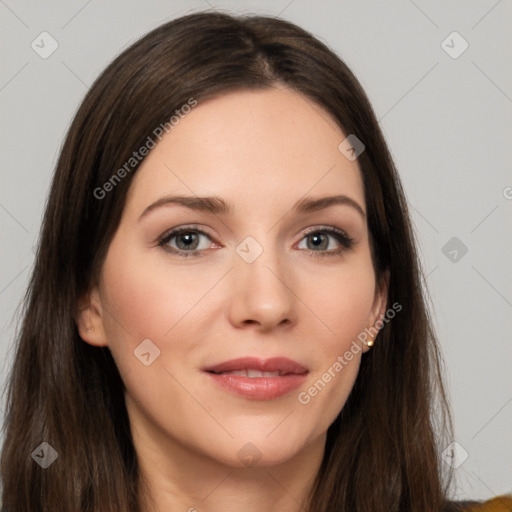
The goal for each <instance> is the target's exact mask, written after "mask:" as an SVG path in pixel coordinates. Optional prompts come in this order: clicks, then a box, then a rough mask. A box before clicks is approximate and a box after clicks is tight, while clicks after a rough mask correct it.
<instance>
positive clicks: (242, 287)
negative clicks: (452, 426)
mask: <svg viewBox="0 0 512 512" xmlns="http://www.w3.org/2000/svg"><path fill="white" fill-rule="evenodd" d="M233 256H234V258H235V263H234V268H233V271H232V272H231V273H230V274H231V279H232V292H231V294H230V298H231V303H230V310H229V317H230V320H231V322H232V323H233V325H235V326H237V327H239V328H247V326H249V325H254V326H256V328H257V329H258V330H259V331H271V330H273V329H276V328H283V327H285V326H289V325H291V324H293V323H294V322H295V320H296V314H297V313H296V305H297V300H298V299H297V296H296V295H295V292H294V290H293V288H294V280H293V268H292V267H291V266H290V265H289V264H288V265H287V264H286V262H285V261H284V258H283V257H282V256H281V255H279V254H277V251H275V250H271V249H270V248H265V249H264V251H263V253H262V254H261V255H260V256H259V257H258V258H257V259H256V260H255V261H253V262H252V263H248V262H247V261H245V260H244V259H243V258H241V257H240V256H239V255H238V254H234V255H233Z"/></svg>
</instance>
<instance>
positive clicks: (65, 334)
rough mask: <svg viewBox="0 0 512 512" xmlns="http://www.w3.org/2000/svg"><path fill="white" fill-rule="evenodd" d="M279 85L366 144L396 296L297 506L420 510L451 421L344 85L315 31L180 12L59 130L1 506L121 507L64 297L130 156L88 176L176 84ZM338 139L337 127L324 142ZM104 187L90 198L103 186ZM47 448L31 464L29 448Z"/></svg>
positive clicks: (114, 422) (108, 428) (29, 511)
mask: <svg viewBox="0 0 512 512" xmlns="http://www.w3.org/2000/svg"><path fill="white" fill-rule="evenodd" d="M277 83H279V84H284V85H285V86H288V87H289V88H291V89H293V90H295V91H298V92H300V93H301V94H303V95H305V96H306V97H307V98H309V99H310V100H311V101H312V102H313V103H314V104H317V105H319V106H320V107H322V108H323V109H325V110H326V111H327V112H329V113H330V114H331V115H332V116H333V118H334V119H335V120H336V121H337V122H338V123H339V126H340V128H341V129H342V130H343V132H344V133H345V134H347V135H348V134H354V135H356V136H357V137H358V138H359V139H360V140H361V141H363V143H364V145H365V151H364V152H363V153H362V154H361V155H360V156H359V157H358V163H359V165H360V169H361V173H362V177H363V181H364V187H365V198H366V205H367V218H368V228H369V233H370V240H371V245H372V251H373V258H374V265H375V272H376V277H377V280H378V281H379V282H380V280H381V279H382V278H383V276H384V273H385V272H386V271H388V272H389V276H390V277H389V289H388V304H394V303H399V304H400V305H401V306H402V310H401V311H400V313H399V314H397V315H396V316H395V318H394V319H393V320H392V321H390V322H387V323H386V324H385V325H384V327H383V328H382V329H381V331H380V332H379V334H378V338H377V340H376V343H375V346H374V347H373V349H372V350H371V351H370V352H368V353H367V354H365V355H364V356H363V359H362V362H361V367H360V371H359V374H358V377H357V379H356V382H355V385H354V388H353V390H352V392H351V394H350V396H349V399H348V401H347V403H346V405H345V406H344V408H343V410H342V411H341V413H340V414H339V416H338V417H337V419H336V420H335V422H334V423H333V424H332V425H331V426H330V428H329V430H328V433H327V444H326V450H325V454H324V459H323V462H322V465H321V468H320V471H319V474H318V476H317V478H316V481H315V482H314V486H313V489H312V493H311V498H310V503H309V510H310V511H312V512H313V511H314V512H326V511H347V512H348V511H350V512H353V511H358V512H365V511H371V512H377V511H385V512H392V511H404V512H405V511H407V512H427V511H428V512H435V511H439V510H441V509H442V504H443V502H444V499H445V498H444V497H445V493H446V489H447V485H448V483H449V478H445V477H447V476H449V475H444V474H443V473H444V472H443V468H442V464H441V462H440V451H441V450H442V448H443V447H444V445H442V444H439V440H442V439H444V438H443V437H442V435H445V436H448V437H449V436H450V434H451V429H452V423H451V418H450V413H449V409H448V405H447V400H446V396H445V392H444V389H443V385H442V379H441V360H440V356H439V349H438V346H437V341H436V338H435V334H434V332H433V330H432V327H431V322H430V318H429V313H428V308H427V303H426V292H425V289H424V286H423V284H424V283H423V282H422V280H423V277H422V273H421V270H420V266H419V263H418V257H417V253H416V249H415V241H414V233H413V231H412V229H411V224H410V220H409V214H408V209H407V203H406V200H405V197H404V193H403V190H402V187H401V184H400V180H399V177H398V175H397V172H396V169H395V166H394V164H393V161H392V158H391V156H390V153H389V151H388V149H387V146H386V143H385V141H384V138H383V135H382V133H381V130H380V128H379V125H378V122H377V120H376V117H375V115H374V113H373V110H372V107H371V105H370V103H369V101H368V99H367V97H366V95H365V93H364V91H363V89H362V88H361V86H360V84H359V82H358V81H357V79H356V78H355V77H354V75H353V74H352V73H351V71H350V70H349V69H348V67H347V66H346V65H345V63H344V62H343V61H342V60H340V58H339V57H337V56H336V55H335V54H334V53H333V52H332V51H331V50H330V49H328V47H327V46H325V45H324V44H323V43H321V42H320V41H319V40H318V39H316V38H314V37H313V36H312V35H311V34H309V33H308V32H306V31H305V30H303V29H301V28H299V27H297V26H295V25H293V24H291V23H289V22H287V21H284V20H281V19H277V18H273V17H263V16H244V17H235V16H231V15H228V14H223V13H212V12H209V13H197V14H192V15H188V16H184V17H182V18H179V19H176V20H173V21H171V22H169V23H166V24H165V25H162V26H160V27H158V28H157V29H155V30H153V31H152V32H151V33H149V34H148V35H146V36H145V37H143V38H142V39H140V40H139V41H137V42H136V43H135V44H133V45H132V46H131V47H129V48H128V49H127V50H125V51H124V52H123V53H122V54H121V55H119V56H118V57H117V58H116V59H115V60H114V61H113V62H112V63H111V64H110V65H109V66H108V67H107V68H106V70H105V71H104V72H103V73H102V74H101V75H100V77H99V78H98V79H97V80H96V81H95V83H94V85H93V86H92V87H91V89H90V90H89V92H88V93H87V95H86V97H85V99H84V101H83V103H82V104H81V106H80V108H79V110H78V112H77V114H76V116H75V118H74V121H73V123H72V125H71V127H70V129H69V132H68V134H67V137H66V140H65V143H64V145H63V148H62V152H61V154H60V158H59V160H58V164H57V168H56V171H55V174H54V178H53V183H52V186H51V190H50V194H49V197H48V201H47V205H46V213H45V216H44V220H43V226H42V231H41V235H40V240H39V245H38V252H37V258H36V262H35V266H34V270H33V274H32V277H31V280H30V283H29V287H28V291H27V294H26V297H25V302H24V308H23V319H22V322H21V324H20V327H19V329H18V331H17V340H16V341H17V344H16V354H15V361H14V365H13V368H12V371H11V374H10V376H9V381H8V382H9V384H8V393H7V400H6V419H5V424H4V430H5V441H4V445H3V450H2V460H1V472H2V479H3V502H4V506H5V507H6V509H7V510H9V512H35V511H37V512H46V511H48V512H49V511H52V512H60V511H62V512H70V511H73V512H75V511H76V512H86V511H88V512H89V511H94V512H103V511H109V512H111V511H117V512H127V511H129V512H136V511H139V510H140V505H139V504H138V500H139V493H140V489H139V488H138V485H139V484H138V481H139V473H138V466H137V458H136V453H135V449H134V445H133V442H132V437H131V432H130V427H129V421H128V415H127V411H126V408H125V404H124V396H123V392H124V385H123V381H122V378H121V376H120V375H119V372H118V370H117V367H116V365H115V363H114V360H113V358H112V356H111V354H110V351H109V350H108V348H106V347H93V346H91V345H89V344H87V343H85V342H84V341H82V340H81V338H80V337H79V334H78V330H77V326H76V321H75V318H76V308H77V304H78V300H79V298H80V297H82V296H83V295H84V294H85V293H86V292H87V291H88V290H89V289H90V287H91V285H92V284H94V283H96V282H97V279H98V273H99V270H100V268H101V265H102V262H103V260H104V257H105V255H106V251H107V249H108V246H109V243H110V241H111V239H112V236H113V234H114V233H115V231H116V229H117V226H118V224H119V221H120V217H121V213H122V210H123V207H124V203H125V199H126V194H127V191H128V188H129V186H130V183H131V180H132V178H133V176H134V174H135V172H136V169H137V166H134V167H133V169H131V170H130V171H129V172H127V173H125V174H126V175H125V176H123V179H121V180H119V181H118V182H116V183H115V191H112V192H110V193H108V194H103V195H102V197H100V198H99V197H98V196H99V194H98V193H97V192H96V193H95V191H97V190H98V189H99V188H101V187H102V186H103V185H104V184H105V183H106V182H107V181H109V180H110V179H111V178H112V175H113V174H114V173H115V172H116V171H117V170H118V169H120V168H121V167H122V166H123V165H124V164H125V163H126V162H127V161H128V160H129V159H130V157H131V156H132V153H133V151H135V150H136V149H138V148H140V147H141V146H142V145H144V143H145V142H146V141H147V138H148V136H151V135H152V134H153V133H154V131H155V129H156V128H157V127H158V126H161V125H162V124H164V123H166V122H168V121H169V119H170V118H171V116H172V115H174V113H175V111H176V110H179V109H180V108H181V106H182V105H184V104H187V102H188V101H189V100H190V98H195V100H196V101H198V102H199V103H200V102H201V101H202V100H204V99H206V98H212V97H215V96H216V95H219V94H223V93H227V92H229V91H234V90H240V89H242V88H248V89H264V88H270V87H272V86H273V85H275V84H277ZM340 142H341V141H340ZM103 196H104V197H103ZM42 442H47V443H49V444H50V445H51V446H52V447H53V449H54V450H55V451H56V452H57V454H58V459H57V462H56V463H53V464H51V465H50V466H49V467H48V468H47V469H42V468H41V467H40V465H38V464H36V463H35V462H34V460H33V457H32V456H31V454H32V453H33V451H34V450H35V449H36V448H37V447H38V446H39V445H40V444H41V443H42Z"/></svg>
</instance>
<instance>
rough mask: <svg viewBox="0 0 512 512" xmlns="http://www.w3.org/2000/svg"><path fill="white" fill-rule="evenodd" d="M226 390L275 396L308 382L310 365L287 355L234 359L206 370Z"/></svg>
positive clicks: (264, 397) (254, 396) (250, 395)
mask: <svg viewBox="0 0 512 512" xmlns="http://www.w3.org/2000/svg"><path fill="white" fill-rule="evenodd" d="M203 371H204V372H205V373H206V374H207V375H208V376H209V377H210V379H211V380H213V381H214V382H215V383H216V384H217V385H218V386H220V387H221V388H222V389H223V390H224V391H228V392H229V393H232V394H235V395H238V396H241V397H244V398H247V399H252V400H271V399H274V398H278V397H280V396H283V395H286V394H288V393H289V392H291V391H292V390H293V389H296V388H297V387H299V386H300V385H301V384H303V383H304V381H305V379H306V376H307V374H308V373H309V371H308V369H307V368H305V367H304V366H302V365H301V364H299V363H297V362H296V361H293V360H291V359H288V358H286V357H274V358H271V359H258V358H254V357H246V358H240V359H233V360H231V361H225V362H223V363H220V364H217V365H214V366H210V367H207V368H204V370H203Z"/></svg>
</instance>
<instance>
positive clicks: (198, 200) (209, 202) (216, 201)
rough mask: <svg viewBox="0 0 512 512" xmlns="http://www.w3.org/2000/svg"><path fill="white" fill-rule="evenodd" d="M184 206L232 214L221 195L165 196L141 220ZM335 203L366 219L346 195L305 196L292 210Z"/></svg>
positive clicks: (314, 209) (308, 210)
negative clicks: (167, 207) (354, 211)
mask: <svg viewBox="0 0 512 512" xmlns="http://www.w3.org/2000/svg"><path fill="white" fill-rule="evenodd" d="M173 205H178V206H184V207H185V208H189V209H191V210H196V211H203V212H210V213H213V214H217V215H230V214H231V213H232V211H233V208H232V206H231V205H230V204H229V203H227V202H226V201H224V199H222V198H220V197H216V196H213V197H198V196H165V197H161V198H160V199H157V200H156V201H155V202H154V203H151V204H150V205H149V206H148V207H147V208H146V209H145V210H144V211H143V212H142V214H141V215H140V217H139V220H141V219H142V218H143V217H145V216H146V215H148V214H149V213H150V212H151V211H153V210H156V209H157V208H161V207H165V206H173ZM334 205H346V206H350V207H351V208H353V209H354V210H356V211H357V212H358V213H359V214H360V215H361V217H362V218H363V219H364V220H366V213H365V211H364V210H363V208H362V207H361V206H360V205H359V203H358V202H357V201H355V200H354V199H352V198H351V197H348V196H346V195H343V194H340V195H336V196H328V197H321V198H319V199H313V198H308V197H306V198H304V199H300V200H299V201H297V203H295V205H294V206H293V208H292V211H293V212H295V213H298V214H305V213H312V212H317V211H320V210H324V209H326V208H329V207H330V206H334Z"/></svg>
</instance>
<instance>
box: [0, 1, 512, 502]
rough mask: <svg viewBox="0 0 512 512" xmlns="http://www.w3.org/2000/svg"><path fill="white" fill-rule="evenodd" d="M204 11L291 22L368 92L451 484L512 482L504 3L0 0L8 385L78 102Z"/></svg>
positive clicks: (509, 115)
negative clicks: (395, 171) (441, 376)
mask: <svg viewBox="0 0 512 512" xmlns="http://www.w3.org/2000/svg"><path fill="white" fill-rule="evenodd" d="M210 8H221V9H226V10H229V11H232V12H245V13H266V14H274V15H280V16H282V17H283V18H286V19H289V20H291V21H293V22H295V23H297V24H299V25H300V26H302V27H304V28H306V29H307V30H309V31H311V32H312V33H314V34H315V35H316V36H318V37H319V38H320V39H322V40H323V41H324V42H326V43H327V44H328V45H329V46H331V48H333V49H334V50H335V51H336V52H337V53H338V54H339V55H340V56H341V57H342V58H343V59H344V60H345V61H346V62H347V64H348V65H349V66H350V67H351V69H352V70H353V71H354V73H355V74H356V75H357V77H358V78H359V80H360V81H361V83H362V85H363V87H364V88H365V89H366V91H367V93H368V95H369V97H370V100H371V101H372V103H373V105H374V108H375V111H376V113H377V116H378V118H379V120H380V123H381V126H382V129H383V131H384V134H385V136H386V138H387V141H388V143H389V145H390V148H391V151H392V153H393V155H394V158H395V162H396V164H397V166H398V168H399V172H400V174H401V177H402V180H403V183H404V186H405V189H406V194H407V197H408V200H409V203H410V205H411V209H412V212H413V221H414V223H415V226H416V231H417V237H418V242H419V244H420V250H421V252H422V258H423V262H424V267H425V273H426V274H427V275H428V278H427V285H428V287H429V288H430V291H431V296H432V301H433V305H434V308H435V317H434V321H435V324H436V328H437V332H438V334H439V338H440V342H441V345H442V348H443V353H444V357H445V361H446V367H447V377H448V385H449V390H450V395H451V400H452V403H453V409H454V416H455V428H456V439H455V440H456V441H457V442H458V443H459V445H460V447H459V448H457V449H458V452H456V457H455V462H456V463H460V462H462V460H463V459H464V456H465V452H467V459H466V460H464V461H463V463H462V464H460V466H458V468H457V469H456V474H457V482H458V486H457V487H456V488H454V491H453V494H454V496H457V497H459V498H460V499H462V498H464V497H471V498H476V499H484V498H489V497H491V496H494V495H497V494H501V493H504V492H511V491H512V481H511V476H512V439H511V434H512V375H511V374H512V372H511V362H512V346H511V343H510V342H511V334H510V333H511V331H512V315H511V311H512V265H511V262H512V258H511V255H512V254H511V253H512V247H511V246H512V244H511V238H512V237H511V233H512V173H511V171H510V165H511V162H512V149H511V148H512V144H511V142H512V141H511V140H510V134H511V128H512V67H511V66H510V62H512V59H511V56H512V30H511V28H510V27H511V21H512V5H511V2H510V0H508V1H507V0H500V1H496V0H485V1H484V0H482V1H473V2H468V1H451V2H442V1H436V2H428V1H425V0H415V1H412V0H401V1H388V2H383V1H382V0H380V1H379V0H373V1H365V2H356V1H355V0H351V1H334V0H333V1H325V2H313V1H305V0H292V1H290V0H280V1H274V2H272V1H260V2H257V1H246V2H235V1H231V2H223V3H217V2H215V0H210V1H208V2H206V1H200V0H198V1H185V0H182V1H163V0H160V1H152V2H142V1H140V0H139V1H136V0H132V1H126V0H109V1H99V0H89V1H85V0H73V1H66V2H64V1H61V2H57V1H46V2H40V1H35V0H30V1H29V0H26V1H23V2H21V1H15V0H0V16H1V30H0V39H1V48H2V50H1V62H2V68H1V75H0V102H1V112H2V118H1V123H0V130H1V134H0V135H1V139H0V140H1V141H2V143H1V144H2V145H1V151H0V161H1V191H0V224H1V228H2V231H1V237H2V239H1V248H2V251H1V253H2V264H1V271H0V308H1V311H0V315H1V318H0V328H1V338H0V349H1V351H2V354H3V359H4V361H3V362H2V364H1V365H0V366H1V371H2V374H1V383H2V389H3V385H4V382H5V377H6V374H7V370H8V367H9V365H10V363H11V359H12V344H13V333H14V322H15V320H14V315H15V310H16V307H17V305H18V303H19V301H20V300H21V298H22V295H23V293H24V290H25V287H26V284H27V280H28V277H29V275H30V271H31V268H32V264H33V260H34V254H33V247H34V245H35V243H36V240H37V236H38V231H39V228H40V224H41V216H42V213H43V206H44V201H45V198H46V194H47V192H48V187H49V183H50V178H51V174H52V172H53V168H54V165H55V162H56V158H57V155H58V151H59V148H60V145H61V143H62V140H63V137H64V135H65V132H66V130H67V127H68V125H69V123H70V120H71V119H72V117H73V115H74V113H75V110H76V108H77V106H78V104H79V102H80V101H81V100H82V98H83V96H84V94H85V93H86V91H87V89H88V87H89V85H90V84H91V83H92V82H93V80H94V79H95V78H96V76H97V75H98V74H99V73H100V71H101V70H102V69H103V68H104V67H105V66H106V65H107V64H108V63H109V62H110V61H111V60H112V59H113V57H114V56H115V55H117V54H118V53H119V52H120V51H121V50H122V49H124V48H125V47H126V46H127V45H129V44H130V43H132V42H133V41H135V40H136V39H137V38H138V37H140V36H141V35H143V34H145V33H146V32H148V31H149V30H151V29H153V28H154V27H156V26H157V25H159V24H161V23H163V22H164V21H167V20H170V19H173V18H176V17H178V16H181V15H184V14H187V13H189V12H193V11H198V10H205V9H210ZM43 31H47V32H48V33H49V34H51V36H52V37H53V38H54V39H55V40H56V41H57V43H58V48H57V50H56V51H55V52H54V53H53V54H52V55H51V56H49V57H48V58H46V59H43V58H42V57H40V55H39V54H38V53H36V52H35V51H34V50H33V49H32V48H31V43H32V41H35V43H34V44H39V47H42V46H43V45H44V47H45V49H46V50H48V49H49V48H50V41H49V39H45V40H44V42H43V43H41V38H42V37H47V36H39V35H40V34H41V32H43ZM454 31H456V32H458V33H459V34H460V36H461V37H462V38H463V39H464V40H465V41H467V43H468V44H469V46H468V48H467V50H466V51H465V52H464V53H462V54H461V55H460V56H458V58H453V57H452V56H450V55H449V54H448V53H447V51H448V52H451V53H452V55H454V54H456V53H458V52H459V51H460V50H461V49H462V48H463V45H464V42H463V40H462V39H460V38H459V36H457V35H455V36H453V35H452V36H450V37H448V36H449V35H450V34H451V33H452V32H454ZM447 37H448V39H446V38H447ZM444 40H446V42H445V43H444V44H443V45H442V42H443V41H444ZM445 50H447V51H445ZM40 51H42V48H41V50H40ZM452 237H457V238H458V239H459V240H460V241H461V242H463V243H464V245H465V246H466V247H467V248H468V252H467V253H466V254H465V255H462V252H461V251H460V248H458V247H457V246H454V247H451V246H448V247H447V248H445V252H446V253H447V255H448V256H445V254H444V253H443V247H445V244H446V243H447V242H448V241H449V240H450V239H451V238H452ZM458 243H459V242H456V244H458ZM453 250H455V251H457V252H456V253H454V252H453ZM450 251H452V252H451V254H450ZM455 257H457V261H455V262H454V261H451V260H450V258H451V259H453V258H455ZM2 405H3V403H2ZM0 412H2V411H0Z"/></svg>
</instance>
